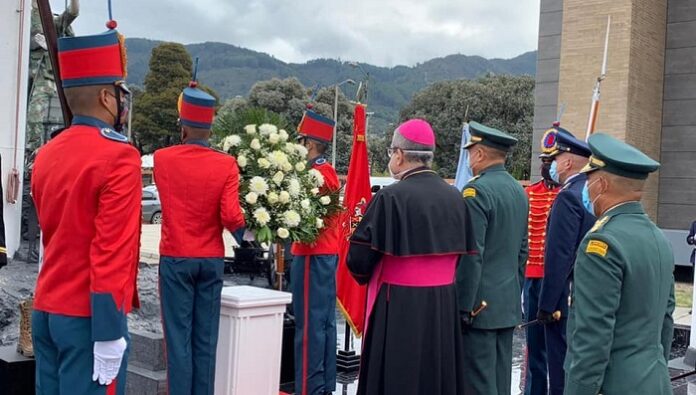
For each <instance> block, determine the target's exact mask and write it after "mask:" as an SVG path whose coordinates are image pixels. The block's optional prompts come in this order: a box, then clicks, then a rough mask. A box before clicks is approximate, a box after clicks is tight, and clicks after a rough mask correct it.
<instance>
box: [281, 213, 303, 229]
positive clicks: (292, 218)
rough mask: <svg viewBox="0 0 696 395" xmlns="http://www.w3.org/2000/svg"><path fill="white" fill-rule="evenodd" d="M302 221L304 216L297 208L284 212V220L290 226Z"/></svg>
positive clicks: (292, 226)
mask: <svg viewBox="0 0 696 395" xmlns="http://www.w3.org/2000/svg"><path fill="white" fill-rule="evenodd" d="M301 221H302V217H300V213H298V212H297V211H295V210H288V211H286V212H284V213H283V222H284V223H285V225H286V226H287V227H288V228H294V227H296V226H297V225H299V224H300V222H301Z"/></svg>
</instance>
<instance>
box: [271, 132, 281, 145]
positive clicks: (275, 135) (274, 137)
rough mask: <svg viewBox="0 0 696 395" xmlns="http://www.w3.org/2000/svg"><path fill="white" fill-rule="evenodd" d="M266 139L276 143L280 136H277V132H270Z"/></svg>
mask: <svg viewBox="0 0 696 395" xmlns="http://www.w3.org/2000/svg"><path fill="white" fill-rule="evenodd" d="M268 141H270V142H271V144H276V143H278V142H279V141H280V136H278V133H271V135H270V136H268Z"/></svg>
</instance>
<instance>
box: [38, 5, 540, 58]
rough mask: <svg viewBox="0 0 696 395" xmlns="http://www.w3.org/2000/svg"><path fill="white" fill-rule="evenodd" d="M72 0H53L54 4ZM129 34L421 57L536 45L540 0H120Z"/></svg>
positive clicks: (89, 22)
mask: <svg viewBox="0 0 696 395" xmlns="http://www.w3.org/2000/svg"><path fill="white" fill-rule="evenodd" d="M64 1H65V0H51V4H52V7H53V10H54V12H58V11H62V10H63V8H64V7H65V3H64ZM112 2H113V6H114V18H115V19H116V20H117V21H118V22H119V30H120V31H121V32H122V33H124V34H125V35H126V36H127V37H144V38H150V39H157V40H170V41H177V42H182V43H185V44H188V43H197V42H203V41H220V42H225V43H229V44H234V45H237V46H241V47H245V48H249V49H252V50H255V51H261V52H266V53H269V54H271V55H273V56H275V57H276V58H278V59H281V60H283V61H286V62H305V61H307V60H310V59H315V58H321V57H324V58H340V59H342V60H350V61H360V62H367V63H372V64H376V65H380V66H395V65H414V64H416V63H418V62H423V61H425V60H428V59H431V58H434V57H438V56H445V55H450V54H455V53H461V54H465V55H481V56H484V57H488V58H491V57H499V58H510V57H514V56H517V55H519V54H521V53H524V52H527V51H532V50H535V49H536V46H537V29H538V24H539V0H324V1H318V0H112ZM81 3H82V4H81V13H80V18H79V19H78V20H77V21H76V22H75V30H76V32H77V33H78V34H90V33H95V32H100V31H103V30H105V28H104V23H105V21H106V20H107V6H106V0H82V1H81Z"/></svg>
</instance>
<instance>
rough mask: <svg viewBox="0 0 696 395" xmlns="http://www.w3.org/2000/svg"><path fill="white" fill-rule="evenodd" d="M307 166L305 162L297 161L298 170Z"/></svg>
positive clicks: (296, 167) (296, 168)
mask: <svg viewBox="0 0 696 395" xmlns="http://www.w3.org/2000/svg"><path fill="white" fill-rule="evenodd" d="M305 167H306V166H305V164H304V162H297V163H295V170H297V171H302V170H304V169H305Z"/></svg>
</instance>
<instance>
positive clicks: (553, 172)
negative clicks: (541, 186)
mask: <svg viewBox="0 0 696 395" xmlns="http://www.w3.org/2000/svg"><path fill="white" fill-rule="evenodd" d="M549 175H550V176H551V179H552V180H553V181H554V182H555V183H556V184H560V183H561V179H560V178H558V163H557V162H556V161H553V162H551V167H550V168H549Z"/></svg>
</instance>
